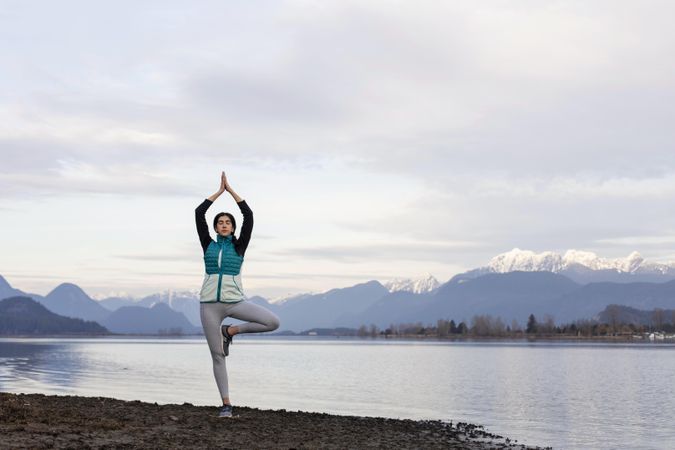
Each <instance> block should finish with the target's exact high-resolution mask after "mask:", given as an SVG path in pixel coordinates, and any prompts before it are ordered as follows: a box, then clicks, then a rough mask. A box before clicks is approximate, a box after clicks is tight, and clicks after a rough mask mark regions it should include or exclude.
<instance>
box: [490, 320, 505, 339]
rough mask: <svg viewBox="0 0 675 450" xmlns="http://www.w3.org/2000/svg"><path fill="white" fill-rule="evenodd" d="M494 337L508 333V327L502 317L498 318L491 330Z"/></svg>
mask: <svg viewBox="0 0 675 450" xmlns="http://www.w3.org/2000/svg"><path fill="white" fill-rule="evenodd" d="M490 332H491V334H492V335H493V336H504V335H506V333H507V330H506V327H505V326H504V322H503V321H502V318H501V317H497V318H496V319H495V321H494V322H493V324H492V329H491V330H490Z"/></svg>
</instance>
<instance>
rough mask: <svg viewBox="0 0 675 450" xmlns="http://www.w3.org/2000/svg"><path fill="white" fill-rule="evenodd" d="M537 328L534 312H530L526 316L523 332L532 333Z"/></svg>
mask: <svg viewBox="0 0 675 450" xmlns="http://www.w3.org/2000/svg"><path fill="white" fill-rule="evenodd" d="M537 330H538V327H537V319H536V318H535V317H534V314H530V317H528V318H527V328H526V329H525V332H526V333H527V334H533V333H536V332H537Z"/></svg>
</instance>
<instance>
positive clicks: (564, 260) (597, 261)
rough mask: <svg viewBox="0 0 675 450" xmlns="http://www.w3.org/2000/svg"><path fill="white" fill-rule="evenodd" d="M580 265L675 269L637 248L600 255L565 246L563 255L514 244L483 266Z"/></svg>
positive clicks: (498, 269)
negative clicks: (621, 255) (651, 260)
mask: <svg viewBox="0 0 675 450" xmlns="http://www.w3.org/2000/svg"><path fill="white" fill-rule="evenodd" d="M576 265H578V266H583V267H586V268H588V269H590V270H615V271H617V272H627V273H631V272H636V271H638V270H640V269H642V270H649V271H658V272H660V273H665V272H668V271H669V270H673V269H675V265H670V264H659V263H648V262H646V261H645V259H644V258H643V257H642V256H640V254H639V253H638V252H633V253H631V254H630V255H628V256H627V257H625V258H601V257H599V256H598V255H596V254H595V253H593V252H586V251H582V250H568V251H566V252H565V254H564V255H560V254H558V253H554V252H542V253H534V252H532V251H530V250H520V249H518V248H514V249H513V250H511V251H510V252H506V253H502V254H501V255H497V256H495V257H494V258H492V259H491V260H490V262H489V263H488V265H487V266H486V269H488V271H489V272H493V273H506V272H514V271H516V270H519V271H524V272H536V271H547V272H561V271H563V270H565V269H569V268H572V267H574V266H576Z"/></svg>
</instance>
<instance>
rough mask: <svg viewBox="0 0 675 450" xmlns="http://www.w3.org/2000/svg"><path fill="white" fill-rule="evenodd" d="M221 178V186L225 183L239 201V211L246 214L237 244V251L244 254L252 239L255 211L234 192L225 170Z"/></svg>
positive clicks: (236, 200)
mask: <svg viewBox="0 0 675 450" xmlns="http://www.w3.org/2000/svg"><path fill="white" fill-rule="evenodd" d="M221 180H222V181H221V186H223V183H224V187H225V190H226V191H227V192H229V193H230V195H232V198H233V199H234V201H235V202H237V206H239V211H241V214H242V215H243V216H244V223H243V224H242V225H241V232H240V233H239V238H238V239H237V245H236V248H237V253H239V254H240V255H241V256H244V253H245V252H246V248H248V243H249V241H250V240H251V232H252V231H253V211H251V208H250V207H249V206H248V204H247V203H246V200H243V199H242V198H241V197H240V196H239V195H238V194H237V193H236V192H234V189H232V186H230V184H229V183H228V182H227V178H226V177H225V172H223V174H222V175H221ZM218 195H220V194H218Z"/></svg>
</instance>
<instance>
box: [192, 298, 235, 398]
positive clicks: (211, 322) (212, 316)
mask: <svg viewBox="0 0 675 450" xmlns="http://www.w3.org/2000/svg"><path fill="white" fill-rule="evenodd" d="M227 312H228V311H227V305H223V304H222V303H202V304H201V305H200V307H199V315H200V317H201V320H202V328H203V329H204V336H206V342H207V343H208V344H209V350H210V351H211V359H212V360H213V375H214V376H215V378H216V384H217V385H218V391H219V392H220V397H221V398H222V399H223V405H227V404H229V403H230V397H229V384H228V381H227V366H226V365H225V353H224V352H223V335H222V334H221V333H220V324H221V323H222V322H223V319H224V318H225V317H226V316H227Z"/></svg>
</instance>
